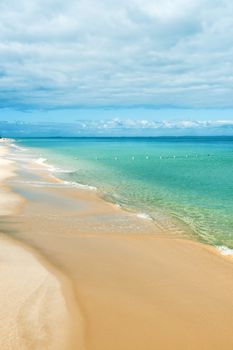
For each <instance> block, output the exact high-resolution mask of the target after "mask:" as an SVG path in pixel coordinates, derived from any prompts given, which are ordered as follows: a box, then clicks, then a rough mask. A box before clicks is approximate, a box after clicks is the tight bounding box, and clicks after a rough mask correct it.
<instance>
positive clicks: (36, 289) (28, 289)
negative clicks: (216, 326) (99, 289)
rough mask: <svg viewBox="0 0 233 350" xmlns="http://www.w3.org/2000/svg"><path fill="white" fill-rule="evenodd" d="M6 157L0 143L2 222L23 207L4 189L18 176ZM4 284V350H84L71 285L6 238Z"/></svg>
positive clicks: (0, 303)
mask: <svg viewBox="0 0 233 350" xmlns="http://www.w3.org/2000/svg"><path fill="white" fill-rule="evenodd" d="M7 156H8V149H7V146H5V145H4V143H3V142H2V143H1V144H0V167H1V171H0V216H1V221H2V220H3V218H5V220H7V218H8V217H9V215H13V214H17V213H18V212H19V211H20V207H21V206H22V205H23V203H24V199H23V198H22V197H21V196H19V195H17V194H14V193H13V192H11V191H10V190H9V188H8V187H7V186H5V185H4V184H5V181H6V180H7V179H9V178H11V177H14V176H15V173H14V170H15V167H14V164H13V162H12V161H10V160H8V159H7ZM0 283H1V289H0V309H1V317H0V349H1V350H11V349H15V350H18V349H51V350H52V349H54V350H55V349H56V350H57V349H61V350H63V349H64V350H65V349H77V348H79V349H82V348H83V346H82V335H81V333H82V324H81V317H79V313H78V311H77V310H75V301H74V300H75V297H74V295H73V290H72V287H71V285H70V282H69V281H68V280H67V279H66V278H65V276H63V275H62V274H61V273H60V272H59V271H56V270H55V268H53V267H52V266H49V264H48V262H47V261H46V260H44V259H43V258H42V257H41V256H39V255H38V254H37V253H36V252H35V251H33V250H32V249H31V248H30V247H28V246H25V245H23V244H22V243H19V242H18V241H16V240H14V239H12V238H10V237H9V235H7V234H4V233H3V234H2V233H1V234H0ZM66 297H69V300H68V301H67V300H66ZM71 303H72V307H73V309H72V310H71V309H70V307H69V304H71ZM74 310H75V311H74Z"/></svg>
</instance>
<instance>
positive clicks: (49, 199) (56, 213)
mask: <svg viewBox="0 0 233 350" xmlns="http://www.w3.org/2000/svg"><path fill="white" fill-rule="evenodd" d="M0 152H1V155H0V157H1V158H0V162H5V163H4V172H3V170H2V166H1V171H0V181H1V184H2V186H3V185H4V187H1V188H0V191H1V206H0V209H1V223H0V231H1V232H2V236H1V239H0V262H1V265H0V267H1V269H0V279H1V291H0V303H1V310H3V312H2V313H1V321H0V322H1V325H0V342H1V343H0V348H1V350H2V349H3V350H5V349H6V350H8V349H43V350H44V349H66V350H72V349H88V350H142V349H143V350H144V349H146V350H154V349H157V350H170V349H171V350H174V349H177V350H187V349H188V350H199V349H203V350H220V349H224V350H228V349H229V350H230V349H232V348H233V333H232V325H233V297H232V295H233V265H232V260H231V259H230V258H229V259H228V258H226V257H222V256H221V255H220V254H217V252H216V251H215V250H214V248H211V247H209V246H206V245H203V244H201V243H198V242H194V241H191V240H190V239H187V238H186V237H183V236H180V235H179V234H176V235H174V234H173V233H171V232H164V230H163V229H162V228H161V227H159V226H156V225H155V224H154V223H152V222H150V221H147V220H143V219H140V218H137V217H136V216H135V215H134V214H132V213H129V212H125V211H123V210H121V209H119V208H117V207H116V206H114V205H112V204H111V203H108V202H105V201H103V200H102V199H101V198H99V197H98V195H97V194H96V193H95V192H94V191H87V190H81V189H76V188H72V187H69V186H64V185H63V184H62V183H61V182H59V180H57V179H55V178H54V177H52V176H51V174H50V173H49V171H48V169H47V168H46V167H44V166H43V165H39V164H37V163H35V162H33V161H32V159H30V158H26V157H25V156H24V153H23V151H18V152H16V153H15V154H14V155H12V153H11V152H12V148H11V146H9V145H8V144H7V143H6V144H5V143H4V142H3V143H1V144H0ZM7 157H8V158H12V159H13V158H14V160H12V159H11V160H8V159H6V158H7ZM1 164H3V163H1ZM6 169H7V170H6ZM3 193H4V196H2V194H3Z"/></svg>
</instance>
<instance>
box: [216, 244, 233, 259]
mask: <svg viewBox="0 0 233 350" xmlns="http://www.w3.org/2000/svg"><path fill="white" fill-rule="evenodd" d="M217 248H218V250H219V251H220V253H221V254H222V255H225V256H229V255H232V256H233V249H231V248H228V247H226V246H224V245H222V246H219V247H217Z"/></svg>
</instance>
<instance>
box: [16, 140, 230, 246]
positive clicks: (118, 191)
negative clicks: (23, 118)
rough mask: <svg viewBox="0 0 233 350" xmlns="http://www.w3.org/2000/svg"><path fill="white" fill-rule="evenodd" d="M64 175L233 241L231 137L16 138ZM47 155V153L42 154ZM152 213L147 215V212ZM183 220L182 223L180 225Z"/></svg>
mask: <svg viewBox="0 0 233 350" xmlns="http://www.w3.org/2000/svg"><path fill="white" fill-rule="evenodd" d="M17 144H18V145H19V146H23V147H29V148H30V149H31V151H32V152H33V153H34V154H35V158H36V157H37V158H38V159H39V158H40V160H39V163H43V161H44V159H47V161H48V163H49V164H52V165H53V166H54V167H51V168H50V170H51V171H54V172H56V171H57V172H59V174H58V176H59V177H61V178H63V179H64V180H65V181H69V182H74V183H77V184H78V183H81V184H84V185H89V186H92V187H97V188H98V190H99V191H100V193H101V195H102V196H104V197H105V198H106V199H108V200H111V201H113V202H115V203H118V204H120V205H121V206H123V207H125V208H130V209H131V210H135V211H136V212H138V213H140V215H141V217H143V218H145V219H147V218H148V217H151V218H153V219H155V220H156V221H157V222H160V224H161V225H163V227H164V228H165V229H166V225H167V226H169V228H172V229H174V230H178V231H179V229H180V230H182V229H184V227H189V228H190V229H191V230H190V231H192V232H193V234H194V235H195V236H196V237H197V238H198V239H200V240H201V241H205V242H208V243H211V244H214V245H217V246H221V247H222V246H223V248H222V249H223V250H224V247H225V246H226V247H228V248H233V215H232V213H233V181H232V179H233V137H194V138H192V137H185V138H171V137H167V138H165V137H163V138H117V139H116V138H46V139H39V138H38V139H17ZM43 158H44V159H43ZM145 214H146V215H145ZM179 224H180V225H179Z"/></svg>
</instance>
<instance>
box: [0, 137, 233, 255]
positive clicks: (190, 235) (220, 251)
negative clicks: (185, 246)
mask: <svg viewBox="0 0 233 350" xmlns="http://www.w3.org/2000/svg"><path fill="white" fill-rule="evenodd" d="M9 141H10V142H12V143H10V144H9V146H12V147H16V148H18V149H21V150H22V151H25V150H26V149H25V148H21V147H20V146H18V145H17V144H15V143H13V141H14V140H13V139H12V140H11V139H6V142H7V143H9ZM33 162H35V163H36V164H37V165H39V166H40V167H42V168H44V169H45V170H46V171H48V174H49V177H50V179H51V180H52V181H54V182H55V183H59V184H61V185H64V186H68V187H71V188H75V189H77V190H78V191H79V190H81V191H82V190H84V191H88V192H90V191H91V192H92V191H93V192H94V193H95V194H96V196H97V197H98V199H100V200H101V201H104V202H106V203H108V204H110V205H112V206H113V207H114V208H116V209H118V210H120V211H123V212H126V213H129V214H130V215H134V216H135V217H137V218H138V219H139V220H144V221H145V222H146V221H147V222H148V221H151V222H154V223H156V222H155V220H154V219H153V218H152V217H151V216H150V215H149V214H148V213H146V212H141V211H136V210H133V209H132V208H127V207H124V206H122V205H121V204H119V203H116V202H114V201H112V200H110V199H107V198H105V197H104V196H103V195H102V194H101V193H98V188H97V187H95V186H92V185H87V184H82V183H76V182H69V181H66V180H63V179H61V178H59V176H58V175H59V171H60V170H61V171H62V172H63V171H66V170H62V169H60V168H58V170H59V171H58V172H57V171H56V169H57V168H56V167H55V166H54V165H53V164H50V163H48V160H47V159H46V158H43V157H42V156H41V157H39V158H38V159H36V160H35V159H34V160H33ZM55 173H56V174H55ZM166 215H167V214H166ZM168 218H169V219H170V217H169V216H168ZM173 219H174V218H172V220H173ZM157 224H158V225H159V223H157ZM173 224H175V226H177V227H178V228H179V229H180V230H183V231H184V233H183V239H189V240H190V241H192V242H196V243H199V244H201V245H204V246H205V247H206V249H208V250H211V251H212V252H213V253H215V254H217V255H220V256H222V257H223V258H224V259H228V260H230V261H233V249H232V248H229V247H228V246H226V245H214V244H211V243H209V242H208V241H205V240H204V239H202V240H201V239H198V238H200V237H199V235H198V233H196V232H193V231H192V229H191V228H190V227H189V226H188V224H186V223H184V222H182V221H181V220H180V219H176V220H175V219H174V223H173ZM197 237H198V238H197Z"/></svg>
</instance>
